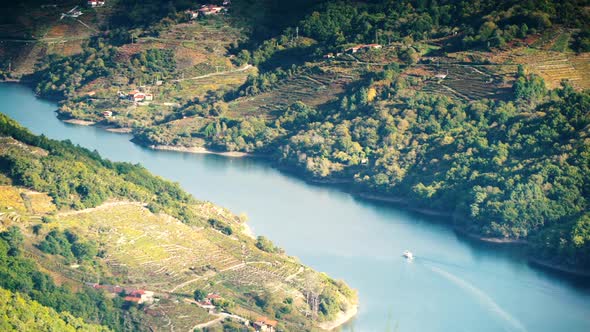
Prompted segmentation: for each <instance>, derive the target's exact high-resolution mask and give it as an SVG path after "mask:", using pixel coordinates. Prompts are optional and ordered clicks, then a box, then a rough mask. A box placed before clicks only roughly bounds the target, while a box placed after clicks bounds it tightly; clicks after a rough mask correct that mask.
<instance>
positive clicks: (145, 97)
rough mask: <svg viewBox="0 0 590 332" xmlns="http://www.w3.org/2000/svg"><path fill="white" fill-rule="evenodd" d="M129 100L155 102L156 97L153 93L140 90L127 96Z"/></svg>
mask: <svg viewBox="0 0 590 332" xmlns="http://www.w3.org/2000/svg"><path fill="white" fill-rule="evenodd" d="M127 99H129V100H131V101H135V102H140V101H152V100H154V95H153V94H151V93H144V92H141V91H139V90H133V91H131V92H129V93H128V94H127Z"/></svg>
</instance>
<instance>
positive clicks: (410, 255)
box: [403, 250, 414, 260]
mask: <svg viewBox="0 0 590 332" xmlns="http://www.w3.org/2000/svg"><path fill="white" fill-rule="evenodd" d="M403 256H404V257H405V258H407V259H408V260H412V259H414V254H412V252H411V251H409V250H406V251H404V254H403Z"/></svg>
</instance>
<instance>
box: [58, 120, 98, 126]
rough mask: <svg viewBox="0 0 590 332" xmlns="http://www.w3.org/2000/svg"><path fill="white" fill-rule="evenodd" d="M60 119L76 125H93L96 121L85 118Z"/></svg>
mask: <svg viewBox="0 0 590 332" xmlns="http://www.w3.org/2000/svg"><path fill="white" fill-rule="evenodd" d="M60 120H61V121H63V122H65V123H69V124H73V125H77V126H94V125H95V124H96V122H94V121H87V120H79V119H60Z"/></svg>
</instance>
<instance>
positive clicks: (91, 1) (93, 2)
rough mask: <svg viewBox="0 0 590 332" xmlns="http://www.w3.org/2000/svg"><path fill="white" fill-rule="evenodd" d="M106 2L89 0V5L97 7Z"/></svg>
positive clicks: (103, 0)
mask: <svg viewBox="0 0 590 332" xmlns="http://www.w3.org/2000/svg"><path fill="white" fill-rule="evenodd" d="M104 4H105V0H88V6H89V7H92V8H95V7H102V6H104Z"/></svg>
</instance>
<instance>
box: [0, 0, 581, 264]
mask: <svg viewBox="0 0 590 332" xmlns="http://www.w3.org/2000/svg"><path fill="white" fill-rule="evenodd" d="M204 3H205V2H203V4H204ZM213 3H215V4H221V1H213ZM589 5H590V3H589V2H588V1H587V0H568V1H552V0H548V1H514V0H504V1H491V0H489V1H488V0H483V1H476V2H469V1H451V0H438V1H428V0H424V1H421V0H404V1H394V0H373V1H344V0H343V1H309V0H299V1H289V2H288V3H285V2H284V1H276V0H259V1H246V0H233V1H232V2H231V4H230V5H228V6H227V7H225V8H224V10H223V12H222V13H220V14H219V15H207V16H205V17H203V16H200V17H199V18H197V19H193V18H192V16H189V14H188V13H191V12H190V11H189V12H186V10H193V11H194V10H198V8H199V4H197V5H196V4H194V3H192V2H189V1H180V0H179V1H169V2H159V1H142V2H138V1H119V2H113V3H111V4H109V5H107V6H106V7H105V8H97V9H85V10H86V14H85V15H96V17H97V18H100V20H99V19H97V22H98V23H96V27H97V31H98V32H97V33H95V34H93V35H92V36H91V37H90V38H88V40H87V41H86V42H84V44H83V46H82V48H81V50H80V51H79V52H77V53H76V54H73V55H65V56H64V55H63V54H59V52H56V53H52V55H50V56H47V57H45V58H44V59H43V60H42V61H39V62H38V63H37V67H36V68H35V73H34V74H32V75H30V76H26V78H27V79H29V80H31V81H32V82H33V83H32V84H33V85H34V87H35V91H36V92H37V93H38V94H39V95H41V96H44V97H48V98H55V99H58V100H60V101H61V103H60V109H59V113H60V116H62V117H63V118H74V119H78V120H84V121H87V123H98V124H100V125H103V126H105V127H107V128H111V129H116V130H121V131H130V132H133V134H134V136H135V141H136V142H138V143H140V144H144V145H146V146H151V147H155V148H157V147H165V148H171V149H179V150H182V149H186V148H201V149H205V148H206V149H210V150H215V151H241V152H245V153H253V154H260V155H266V156H272V157H273V159H274V160H276V161H277V165H278V166H280V167H284V168H287V169H290V170H295V171H297V172H299V173H300V174H302V175H303V176H305V177H308V178H310V179H313V180H319V181H322V182H338V183H348V184H349V185H350V186H351V187H352V190H354V191H356V192H359V193H362V194H363V195H365V196H379V197H380V198H385V199H388V200H394V201H398V202H402V203H403V204H407V205H411V206H414V207H419V208H425V207H428V208H431V209H435V210H438V211H446V212H448V214H449V216H450V217H452V220H453V225H454V226H456V227H457V228H458V229H460V230H461V231H464V232H467V233H470V234H473V235H475V236H479V237H485V238H496V239H500V240H502V241H519V242H526V243H529V244H530V247H531V248H532V250H531V253H532V254H533V255H534V257H536V258H543V259H549V260H554V261H557V262H559V263H560V264H562V265H568V266H576V267H583V268H588V267H589V266H590V251H589V245H590V244H589V242H588V241H589V238H590V233H589V231H588V229H589V226H588V220H589V219H588V218H589V217H588V214H589V209H588V202H587V201H588V198H589V194H590V193H589V191H588V188H589V187H590V184H589V179H590V178H589V169H588V167H589V166H588V164H589V162H590V161H589V158H590V157H589V145H590V143H589V141H588V140H589V138H588V125H589V117H590V115H589V112H590V111H589V98H590V97H589V93H588V89H589V88H590V53H588V51H589V50H590V47H589V45H590V42H589V41H590V39H589V36H590V33H589V31H590V30H589V29H590V28H589V25H588V22H590V16H589V15H590V14H589V12H588V8H589ZM191 15H192V14H191ZM92 17H94V16H92ZM71 23H72V24H74V22H71ZM5 69H6V66H5ZM6 75H7V76H8V77H10V76H11V74H10V73H7V74H6ZM138 91H139V93H144V94H148V93H149V94H150V95H153V98H154V99H153V100H150V101H147V100H139V101H137V100H136V99H135V97H131V98H130V97H129V93H132V92H133V93H137V92H138ZM89 158H92V155H90V156H89ZM11 162H12V163H13V165H15V167H14V169H15V170H19V172H17V173H16V174H15V179H18V180H19V181H21V183H23V184H25V185H27V186H37V187H39V188H42V189H43V190H48V191H49V192H51V191H50V189H52V188H53V186H55V187H56V188H57V187H60V186H61V184H57V185H56V184H55V183H53V181H41V180H40V179H37V178H35V177H33V176H31V175H30V174H32V173H35V172H39V171H42V169H41V168H40V166H38V165H35V164H33V165H32V166H30V167H29V165H26V164H24V163H22V162H21V161H20V160H15V161H11ZM56 167H57V168H58V169H59V163H57V164H56ZM109 167H111V166H109ZM112 167H114V168H115V169H116V170H117V171H118V172H120V173H121V175H125V176H126V177H127V178H128V180H129V182H130V183H129V182H125V184H124V185H123V184H117V185H116V186H107V187H103V186H101V185H100V183H101V182H100V180H97V181H98V183H99V186H98V188H99V191H98V192H96V193H86V190H85V189H84V188H85V186H86V184H85V183H79V184H77V185H76V186H75V187H73V188H70V189H69V190H62V191H63V192H59V191H57V192H55V193H54V194H52V195H54V199H55V200H56V203H57V204H58V206H67V205H69V206H74V207H87V206H93V205H94V204H97V203H98V202H101V201H102V200H104V197H106V196H108V195H107V193H108V192H110V191H112V192H113V194H114V195H122V193H126V194H127V193H128V194H130V195H134V197H137V198H138V199H142V200H145V201H147V202H148V204H149V206H150V208H151V209H152V210H154V211H159V210H164V211H166V212H167V213H169V214H171V215H173V216H175V217H178V218H180V219H182V220H188V219H190V218H191V213H192V212H191V211H190V209H187V208H186V206H187V205H189V204H191V203H190V198H188V197H185V196H183V195H182V194H180V193H179V192H178V191H177V190H176V189H174V191H173V193H178V195H179V196H178V197H176V196H175V195H172V197H161V195H156V196H155V197H151V198H147V197H148V196H149V195H150V194H153V193H154V192H161V190H159V189H161V187H160V186H162V185H163V184H161V183H159V182H157V183H148V184H146V183H144V182H143V181H141V180H140V177H139V175H137V172H142V170H140V169H139V168H136V167H135V166H131V165H118V166H112ZM121 168H122V169H121ZM27 170H34V171H32V172H31V173H27ZM79 171H80V172H92V171H93V170H92V169H88V170H85V169H84V168H83V167H82V168H80V170H79ZM126 172H128V173H126ZM102 178H104V177H101V179H102ZM56 181H58V179H57V178H56ZM167 186H168V185H165V187H166V188H167ZM53 189H55V188H53ZM171 201H173V202H174V203H173V204H172V205H170V204H168V203H169V202H171Z"/></svg>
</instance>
